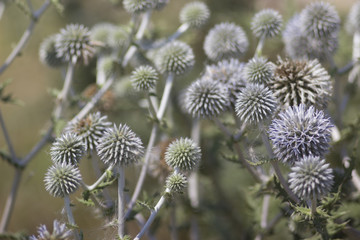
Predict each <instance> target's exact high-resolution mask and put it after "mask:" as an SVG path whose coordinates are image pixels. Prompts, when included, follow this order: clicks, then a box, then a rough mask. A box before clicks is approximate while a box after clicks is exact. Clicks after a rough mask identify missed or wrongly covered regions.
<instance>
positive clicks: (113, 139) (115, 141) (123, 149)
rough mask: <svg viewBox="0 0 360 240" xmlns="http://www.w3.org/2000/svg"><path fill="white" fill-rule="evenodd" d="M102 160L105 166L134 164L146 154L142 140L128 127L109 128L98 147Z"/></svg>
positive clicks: (124, 125) (122, 125)
mask: <svg viewBox="0 0 360 240" xmlns="http://www.w3.org/2000/svg"><path fill="white" fill-rule="evenodd" d="M96 149H97V152H98V154H99V156H100V159H101V160H102V161H103V162H104V163H105V164H120V165H122V166H126V165H129V164H134V163H136V162H138V161H139V159H140V158H141V157H142V156H143V154H144V147H143V144H142V142H141V139H140V138H139V137H138V136H136V134H135V133H134V132H133V131H132V130H131V129H130V128H129V127H128V126H127V125H126V124H120V125H119V127H117V126H116V125H115V124H114V127H112V128H108V129H107V130H106V131H105V133H104V135H103V136H102V137H101V138H100V139H99V144H98V145H97V146H96Z"/></svg>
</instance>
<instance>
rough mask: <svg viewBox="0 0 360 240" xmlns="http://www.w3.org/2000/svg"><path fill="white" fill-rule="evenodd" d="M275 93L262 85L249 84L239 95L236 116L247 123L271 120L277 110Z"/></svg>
mask: <svg viewBox="0 0 360 240" xmlns="http://www.w3.org/2000/svg"><path fill="white" fill-rule="evenodd" d="M276 104H277V102H276V99H275V97H274V94H273V92H272V91H271V90H270V89H269V88H268V87H265V86H264V85H262V84H252V83H250V84H248V85H247V86H246V87H245V88H244V89H243V90H242V91H241V92H240V93H239V95H238V98H237V100H236V105H235V112H236V115H237V116H238V117H239V118H240V119H241V120H242V121H243V122H245V123H258V122H261V121H263V120H265V119H267V118H269V117H270V116H271V115H272V114H273V112H274V111H275V109H276Z"/></svg>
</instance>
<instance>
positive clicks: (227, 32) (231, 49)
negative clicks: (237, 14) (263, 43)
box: [204, 23, 249, 61]
mask: <svg viewBox="0 0 360 240" xmlns="http://www.w3.org/2000/svg"><path fill="white" fill-rule="evenodd" d="M248 46H249V42H248V39H247V37H246V34H245V32H244V30H243V29H242V28H241V27H240V26H237V25H235V24H234V23H220V24H218V25H215V27H213V28H212V29H211V30H210V31H209V33H208V34H207V35H206V37H205V41H204V50H205V54H206V56H207V57H208V58H210V59H211V60H213V61H218V60H220V59H222V58H231V57H234V58H237V57H241V56H242V55H243V54H244V53H245V52H246V50H247V48H248Z"/></svg>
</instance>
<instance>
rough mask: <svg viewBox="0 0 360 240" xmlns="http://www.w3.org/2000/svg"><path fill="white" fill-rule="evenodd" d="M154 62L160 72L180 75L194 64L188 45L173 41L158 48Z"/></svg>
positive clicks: (193, 57) (192, 54) (191, 51)
mask: <svg viewBox="0 0 360 240" xmlns="http://www.w3.org/2000/svg"><path fill="white" fill-rule="evenodd" d="M155 64H156V67H157V68H158V69H159V71H160V72H161V73H168V74H169V73H172V74H175V75H182V74H184V73H186V72H187V71H189V70H190V69H191V68H192V67H193V66H194V64H195V56H194V53H193V50H192V49H191V47H190V46H189V45H187V44H186V43H184V42H181V41H173V42H171V43H168V44H166V45H165V46H164V47H162V48H161V49H159V51H158V52H157V54H156V58H155Z"/></svg>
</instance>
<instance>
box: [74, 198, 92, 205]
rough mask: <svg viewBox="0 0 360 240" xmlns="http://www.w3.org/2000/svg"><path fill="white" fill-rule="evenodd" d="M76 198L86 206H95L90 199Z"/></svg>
mask: <svg viewBox="0 0 360 240" xmlns="http://www.w3.org/2000/svg"><path fill="white" fill-rule="evenodd" d="M76 200H77V201H78V202H79V203H82V204H84V205H85V206H87V207H94V206H95V204H94V202H93V201H92V200H91V199H87V200H85V199H83V198H76Z"/></svg>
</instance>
